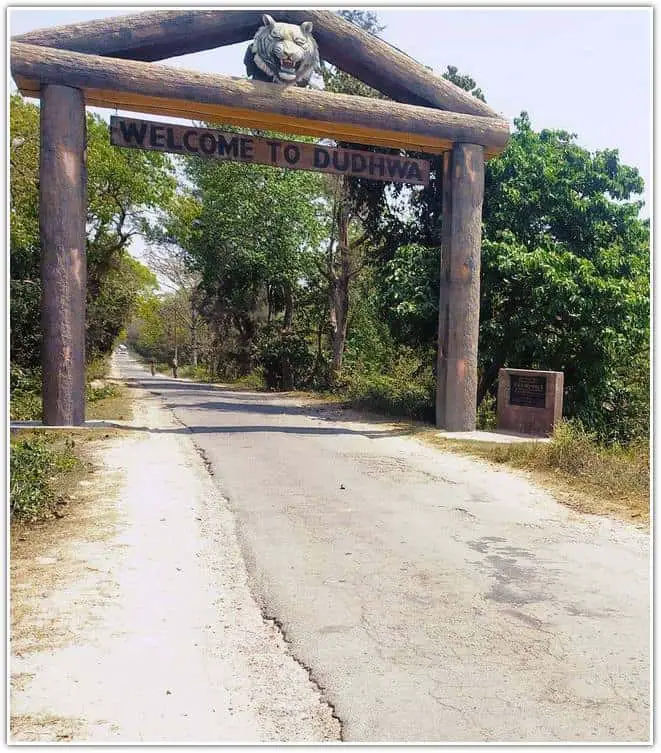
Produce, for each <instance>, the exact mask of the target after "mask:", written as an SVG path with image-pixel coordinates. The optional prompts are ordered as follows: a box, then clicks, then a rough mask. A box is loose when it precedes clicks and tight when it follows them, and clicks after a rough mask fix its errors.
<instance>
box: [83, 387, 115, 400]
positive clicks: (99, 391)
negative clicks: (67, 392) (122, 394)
mask: <svg viewBox="0 0 661 753" xmlns="http://www.w3.org/2000/svg"><path fill="white" fill-rule="evenodd" d="M118 396H119V389H118V387H117V386H116V385H114V384H104V385H103V386H101V387H97V386H94V387H93V386H92V385H90V384H88V385H87V386H86V387H85V400H86V402H87V404H88V405H90V404H91V403H98V402H99V400H105V399H106V398H108V397H118Z"/></svg>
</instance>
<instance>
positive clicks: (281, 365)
mask: <svg viewBox="0 0 661 753" xmlns="http://www.w3.org/2000/svg"><path fill="white" fill-rule="evenodd" d="M313 360H314V359H313V356H312V354H311V353H310V350H309V348H308V345H307V342H306V340H305V337H304V336H303V335H302V334H299V333H298V332H292V331H284V332H283V331H282V330H280V329H279V328H277V327H265V328H264V330H263V331H262V332H261V334H260V337H259V340H258V345H257V362H258V363H259V365H260V366H261V368H262V373H263V375H264V382H265V383H266V386H267V387H268V388H269V389H275V390H291V389H293V388H294V387H300V386H303V385H304V384H305V383H306V382H307V379H308V377H309V375H310V372H311V371H312V365H313Z"/></svg>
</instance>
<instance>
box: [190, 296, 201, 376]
mask: <svg viewBox="0 0 661 753" xmlns="http://www.w3.org/2000/svg"><path fill="white" fill-rule="evenodd" d="M199 323H200V320H199V317H198V315H197V311H196V310H195V306H191V316H190V347H191V364H192V366H193V368H194V369H196V368H197V328H198V326H199Z"/></svg>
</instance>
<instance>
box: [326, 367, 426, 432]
mask: <svg viewBox="0 0 661 753" xmlns="http://www.w3.org/2000/svg"><path fill="white" fill-rule="evenodd" d="M341 391H342V392H343V394H345V395H346V396H347V398H348V399H349V400H350V401H351V403H352V404H353V405H354V406H355V407H357V408H363V409H366V410H371V411H375V412H377V413H385V414H387V415H389V416H398V417H402V418H411V419H414V420H416V421H428V422H433V421H434V379H433V375H432V372H431V368H425V367H424V366H422V365H421V364H420V362H419V361H417V360H415V359H413V358H411V357H410V354H406V355H404V356H402V357H400V358H399V359H397V360H396V361H395V362H394V363H393V364H391V367H390V369H389V370H388V372H387V373H381V374H377V373H367V374H365V373H361V372H360V371H357V370H354V371H351V372H349V373H348V374H347V376H346V377H345V380H344V383H343V385H342V386H341Z"/></svg>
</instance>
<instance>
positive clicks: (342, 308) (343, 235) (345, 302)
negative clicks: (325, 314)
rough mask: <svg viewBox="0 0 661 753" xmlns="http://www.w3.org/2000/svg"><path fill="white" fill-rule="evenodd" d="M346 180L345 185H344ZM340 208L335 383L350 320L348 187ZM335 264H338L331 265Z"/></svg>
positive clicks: (334, 285)
mask: <svg viewBox="0 0 661 753" xmlns="http://www.w3.org/2000/svg"><path fill="white" fill-rule="evenodd" d="M344 187H345V186H344V182H343V186H342V188H343V189H344ZM339 201H340V203H339V208H338V212H337V224H338V227H337V239H338V250H339V254H340V259H339V265H337V266H339V269H331V280H330V324H331V353H332V357H331V370H330V371H331V373H330V378H331V383H332V384H336V383H337V380H338V378H339V376H340V374H341V372H342V358H343V356H344V346H345V344H346V340H347V326H348V324H349V282H350V280H351V258H350V249H349V218H350V209H349V206H348V198H347V195H346V191H345V190H342V191H341V193H340V199H339ZM331 266H332V267H333V266H335V265H331Z"/></svg>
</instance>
